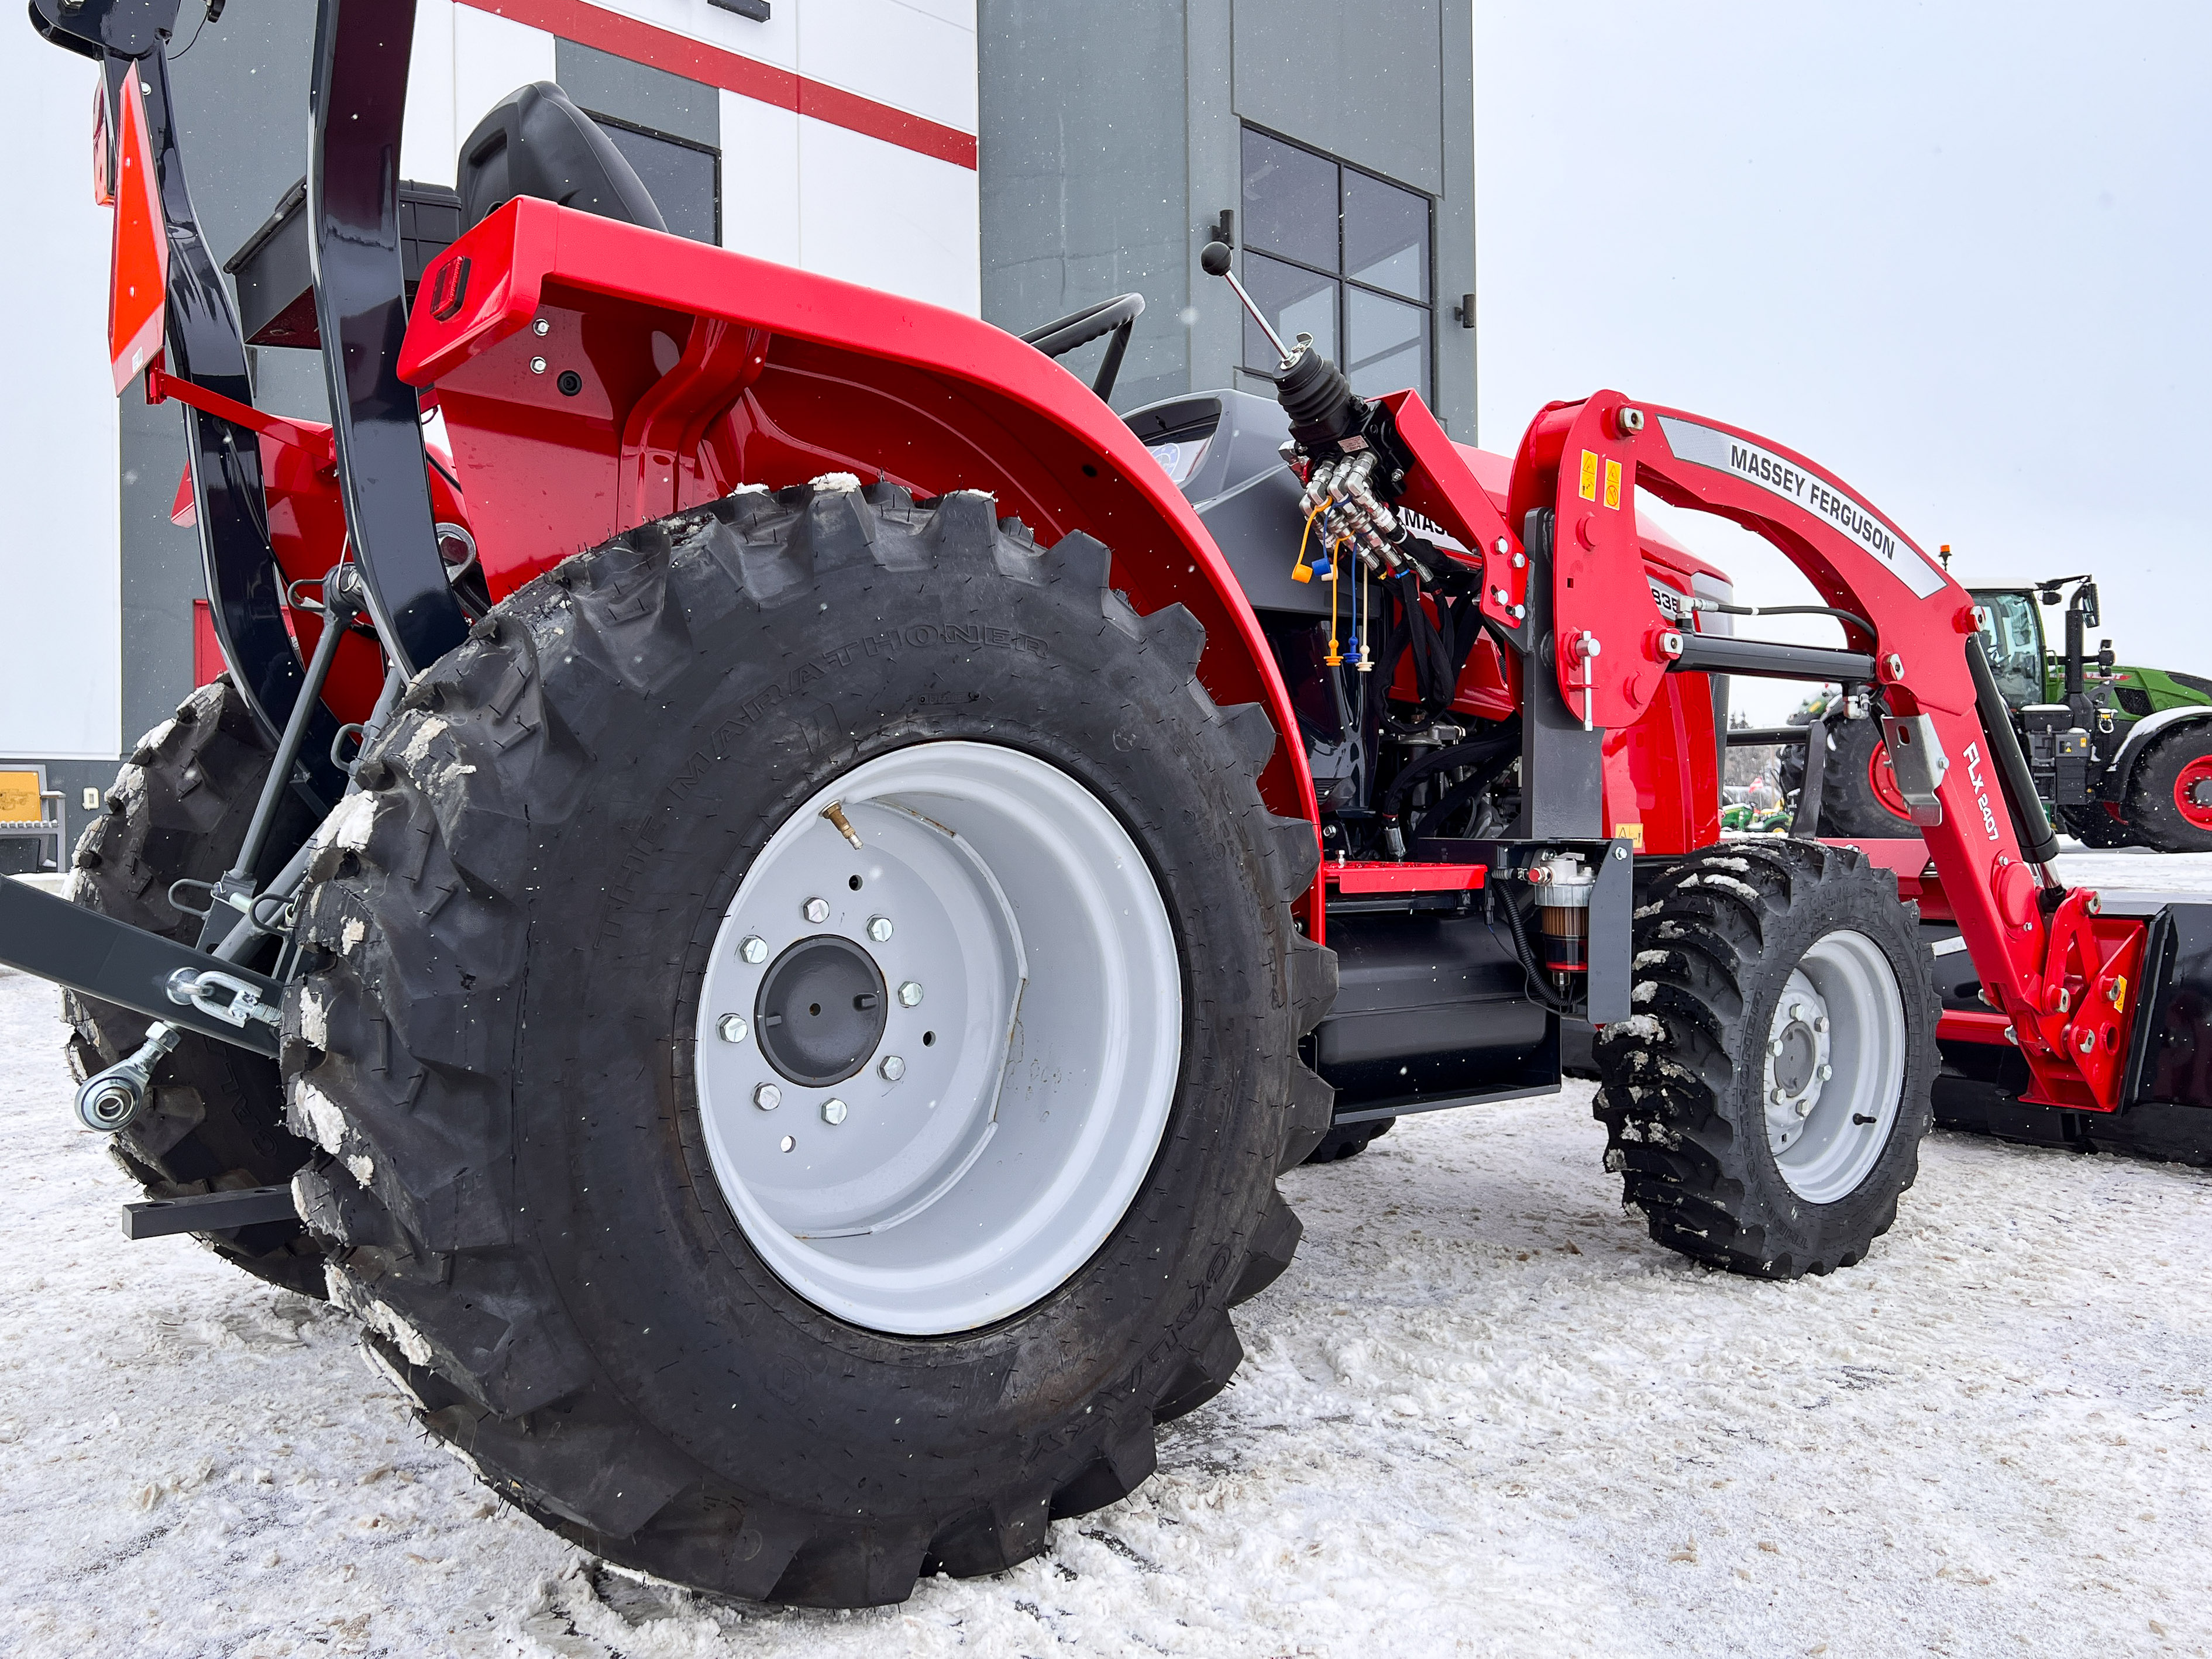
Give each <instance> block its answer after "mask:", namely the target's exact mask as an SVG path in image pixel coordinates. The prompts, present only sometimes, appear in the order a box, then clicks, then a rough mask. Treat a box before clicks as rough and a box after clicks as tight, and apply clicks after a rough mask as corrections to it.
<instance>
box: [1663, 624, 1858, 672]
mask: <svg viewBox="0 0 2212 1659" xmlns="http://www.w3.org/2000/svg"><path fill="white" fill-rule="evenodd" d="M1672 666H1674V667H1675V668H1678V669H1681V670H1683V671H1686V672H1691V673H1703V674H1748V675H1750V676H1752V677H1753V678H1755V679H1772V680H1870V679H1872V678H1874V658H1873V657H1872V656H1871V655H1870V654H1869V653H1866V652H1864V651H1838V650H1836V649H1834V648H1832V647H1829V646H1825V645H1784V644H1781V643H1779V642H1778V641H1772V640H1740V639H1737V638H1735V636H1734V635H1728V634H1685V635H1682V654H1681V655H1680V656H1679V657H1677V658H1676V659H1674V663H1673V665H1672Z"/></svg>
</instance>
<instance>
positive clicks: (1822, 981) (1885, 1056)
mask: <svg viewBox="0 0 2212 1659" xmlns="http://www.w3.org/2000/svg"><path fill="white" fill-rule="evenodd" d="M1902 1099H1905V994H1902V991H1900V988H1898V975H1896V969H1891V967H1889V957H1887V956H1882V949H1881V947H1878V945H1875V942H1874V940H1871V938H1867V936H1865V933H1854V931H1850V929H1840V931H1836V933H1827V936H1823V938H1820V940H1818V942H1814V947H1812V949H1809V951H1805V956H1802V960H1798V964H1796V967H1794V969H1792V971H1790V982H1787V984H1785V987H1783V995H1781V1000H1778V1002H1777V1005H1774V1020H1771V1022H1770V1026H1767V1046H1765V1071H1763V1102H1765V1117H1767V1146H1770V1148H1771V1152H1774V1164H1777V1168H1781V1172H1783V1182H1787V1183H1790V1190H1792V1192H1796V1194H1798V1197H1801V1199H1808V1201H1812V1203H1836V1201H1838V1199H1844V1197H1850V1194H1851V1192H1856V1190H1858V1183H1860V1182H1865V1179H1867V1175H1869V1170H1874V1166H1875V1161H1878V1159H1881V1157H1882V1148H1885V1146H1889V1130H1891V1126H1893V1124H1896V1121H1898V1106H1900V1102H1902Z"/></svg>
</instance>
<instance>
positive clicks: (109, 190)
mask: <svg viewBox="0 0 2212 1659" xmlns="http://www.w3.org/2000/svg"><path fill="white" fill-rule="evenodd" d="M92 199H93V201H94V204H96V205H98V206H100V207H113V206H114V205H115V135H114V131H113V130H112V128H111V127H110V126H109V125H108V122H107V78H106V76H101V77H100V84H99V85H98V86H95V87H94V88H93V89H92Z"/></svg>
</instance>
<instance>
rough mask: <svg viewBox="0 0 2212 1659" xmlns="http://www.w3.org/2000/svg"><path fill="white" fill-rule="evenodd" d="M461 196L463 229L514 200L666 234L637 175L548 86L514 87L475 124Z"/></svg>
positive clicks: (465, 149) (466, 148) (464, 158)
mask: <svg viewBox="0 0 2212 1659" xmlns="http://www.w3.org/2000/svg"><path fill="white" fill-rule="evenodd" d="M460 196H461V228H462V229H463V230H464V231H466V230H468V229H470V228H473V227H474V226H475V225H476V224H477V222H479V221H480V220H482V219H483V216H485V215H486V214H488V213H489V212H491V211H492V210H494V209H495V208H497V207H500V206H501V205H503V204H506V203H507V202H509V201H512V200H513V198H514V197H518V196H534V197H538V198H540V199H541V200H544V201H548V202H557V203H559V204H561V205H562V207H566V208H574V209H576V210H578V211H579V212H582V213H596V214H598V215H599V216H600V217H601V218H603V219H618V220H620V221H621V222H623V224H626V225H643V226H644V227H645V228H647V229H648V230H665V229H667V228H668V226H667V224H666V222H665V221H663V220H662V218H661V216H660V210H659V208H657V207H655V206H654V205H653V196H652V193H651V192H650V191H647V189H646V187H645V185H644V182H643V181H642V180H641V179H639V178H638V176H637V173H636V170H635V168H633V167H631V166H630V164H629V162H628V161H624V160H623V155H622V152H621V151H620V150H618V149H616V148H615V147H614V144H613V143H612V142H611V140H610V139H609V138H608V137H607V136H606V134H605V133H604V132H602V131H599V123H597V122H596V121H594V120H592V118H591V117H590V116H588V115H586V114H585V113H584V112H583V111H581V110H580V109H578V108H577V107H576V106H575V105H574V104H573V103H571V102H569V101H568V94H566V93H564V92H562V90H561V88H558V87H556V86H555V85H554V84H553V83H552V82H550V81H536V82H532V83H531V84H530V85H528V86H526V87H520V88H516V89H515V90H514V91H513V92H511V93H509V94H507V96H506V97H504V98H502V99H501V100H499V102H498V103H496V104H495V105H493V106H492V107H491V110H490V112H489V113H488V114H486V115H485V117H484V118H483V120H481V121H479V122H477V126H476V131H473V132H471V134H469V137H468V142H467V143H465V144H463V145H462V146H461V163H460Z"/></svg>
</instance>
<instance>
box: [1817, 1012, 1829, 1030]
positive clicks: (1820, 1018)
mask: <svg viewBox="0 0 2212 1659" xmlns="http://www.w3.org/2000/svg"><path fill="white" fill-rule="evenodd" d="M1813 1029H1814V1030H1816V1031H1820V1032H1822V1033H1826V1030H1827V1029H1828V1017H1827V1016H1826V1014H1815V1015H1814V1017H1813Z"/></svg>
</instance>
